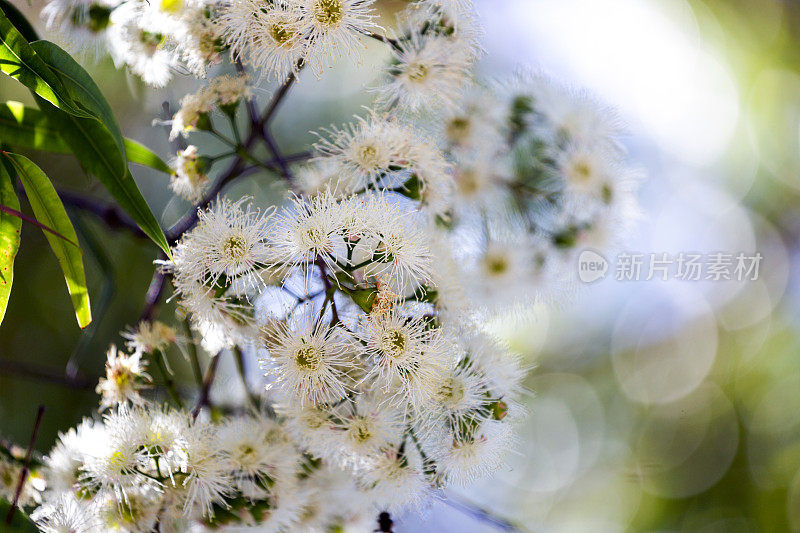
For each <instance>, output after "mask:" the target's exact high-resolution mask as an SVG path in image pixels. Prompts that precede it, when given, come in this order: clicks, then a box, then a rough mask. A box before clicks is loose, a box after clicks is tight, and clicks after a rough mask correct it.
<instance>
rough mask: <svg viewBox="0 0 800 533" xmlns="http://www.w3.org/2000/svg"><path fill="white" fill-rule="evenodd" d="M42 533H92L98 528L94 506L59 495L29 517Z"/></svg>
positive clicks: (69, 496) (70, 496)
mask: <svg viewBox="0 0 800 533" xmlns="http://www.w3.org/2000/svg"><path fill="white" fill-rule="evenodd" d="M31 518H32V519H33V520H34V522H35V523H36V526H37V527H38V528H39V530H40V531H42V532H43V533H92V532H94V531H97V530H98V528H99V527H100V523H99V520H98V518H97V514H96V509H95V507H94V505H92V504H87V503H86V502H82V501H79V500H77V499H76V498H75V497H74V496H73V495H71V494H59V495H58V496H56V497H55V498H54V499H53V500H51V501H48V502H46V503H44V504H43V505H42V506H41V507H39V508H38V509H36V511H35V512H34V513H33V514H32V515H31Z"/></svg>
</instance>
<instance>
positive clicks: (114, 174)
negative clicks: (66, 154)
mask: <svg viewBox="0 0 800 533" xmlns="http://www.w3.org/2000/svg"><path fill="white" fill-rule="evenodd" d="M36 101H37V104H38V105H39V107H40V108H42V109H47V111H45V113H46V114H47V117H48V120H49V121H50V123H51V124H52V125H53V126H54V127H55V128H56V129H57V130H58V132H59V133H60V134H61V137H62V138H63V139H64V141H65V142H66V143H67V145H68V146H69V147H70V149H71V150H72V152H73V153H74V154H75V156H76V157H77V158H78V160H80V162H81V164H82V165H84V167H85V168H86V169H88V170H89V172H90V173H91V174H93V175H94V176H95V177H97V179H99V180H100V183H102V184H103V185H104V186H105V188H106V189H108V191H109V192H110V193H111V195H112V196H113V197H114V199H115V200H116V201H117V203H118V204H119V205H120V207H122V208H123V209H124V210H125V211H126V212H127V213H128V214H129V215H130V216H131V218H133V220H135V221H136V223H137V224H138V225H139V227H140V228H142V231H144V232H145V234H147V236H148V237H150V238H151V239H152V240H153V242H155V243H156V244H157V245H158V246H159V247H161V249H162V250H164V252H165V253H166V254H167V255H168V256H171V253H170V252H169V245H168V244H167V239H166V237H165V236H164V232H163V231H162V230H161V226H159V225H158V221H157V220H156V218H155V217H154V216H153V213H152V211H150V208H149V207H148V205H147V202H145V199H144V198H143V197H142V193H141V192H139V188H138V187H137V186H136V182H135V181H134V180H133V176H131V173H130V171H129V170H128V169H127V167H126V168H125V171H124V173H122V174H121V173H119V172H118V167H119V165H118V162H119V160H120V159H122V155H121V154H120V153H119V150H117V146H116V142H115V141H114V137H113V136H112V135H111V133H109V131H108V129H106V127H105V126H104V125H103V124H102V123H100V122H98V121H97V120H94V119H83V118H78V117H75V116H72V115H69V114H67V113H62V112H59V111H58V109H56V108H55V107H53V106H52V105H50V104H49V103H48V102H46V101H44V100H43V99H42V98H37V99H36Z"/></svg>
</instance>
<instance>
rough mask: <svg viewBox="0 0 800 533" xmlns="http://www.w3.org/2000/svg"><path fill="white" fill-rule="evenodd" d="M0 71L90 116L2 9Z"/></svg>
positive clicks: (55, 102)
mask: <svg viewBox="0 0 800 533" xmlns="http://www.w3.org/2000/svg"><path fill="white" fill-rule="evenodd" d="M0 72H4V73H6V74H8V75H9V76H11V77H12V78H15V79H16V80H18V81H19V82H20V83H22V84H23V85H25V86H26V87H28V89H30V90H31V91H33V92H34V93H36V94H38V95H39V96H40V97H42V98H44V99H45V100H47V101H48V102H50V103H51V104H53V105H54V106H56V107H58V108H59V109H62V110H64V111H66V112H67V113H71V114H73V115H76V116H81V117H89V116H91V115H89V114H88V113H87V112H86V111H83V110H81V109H80V108H79V107H78V106H77V105H76V104H75V102H74V101H73V100H72V98H71V97H70V96H69V93H68V92H67V90H66V88H65V87H64V85H63V84H62V83H61V80H60V79H59V78H58V76H56V74H55V73H54V72H53V71H52V70H50V68H49V67H48V66H47V64H46V63H45V62H44V61H43V60H42V58H41V57H39V55H38V54H37V53H36V52H35V51H34V50H33V48H31V45H30V44H28V41H26V40H25V38H24V37H23V36H22V34H20V32H19V31H17V29H16V28H15V27H14V25H13V24H12V23H11V21H10V20H9V19H8V17H6V15H5V13H3V11H0Z"/></svg>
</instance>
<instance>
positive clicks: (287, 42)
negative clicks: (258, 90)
mask: <svg viewBox="0 0 800 533" xmlns="http://www.w3.org/2000/svg"><path fill="white" fill-rule="evenodd" d="M301 17H302V13H301V12H300V10H299V8H298V6H297V3H296V2H290V1H286V0H278V1H275V2H271V3H268V4H266V5H265V4H264V2H261V1H258V0H234V1H232V2H230V3H227V4H225V5H224V6H223V7H222V10H221V13H220V17H219V19H218V21H217V24H218V25H219V26H220V27H221V28H222V31H223V32H224V35H225V39H226V41H227V42H228V44H230V46H231V51H232V52H233V54H234V55H235V56H236V57H237V58H239V59H240V60H241V61H242V62H243V63H245V64H249V65H252V66H253V67H255V68H256V69H259V70H260V71H262V72H264V71H266V73H267V75H268V76H274V77H276V78H281V79H282V78H285V77H286V76H287V75H288V74H289V72H292V71H296V70H297V63H298V60H299V59H300V57H301V54H302V51H303V44H304V40H303V35H302V33H301V29H300V28H298V27H297V25H298V23H299V21H300V19H301Z"/></svg>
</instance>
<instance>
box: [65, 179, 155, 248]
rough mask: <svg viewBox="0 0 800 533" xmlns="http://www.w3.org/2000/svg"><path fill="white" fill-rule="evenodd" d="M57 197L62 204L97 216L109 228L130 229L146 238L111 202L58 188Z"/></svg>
mask: <svg viewBox="0 0 800 533" xmlns="http://www.w3.org/2000/svg"><path fill="white" fill-rule="evenodd" d="M58 197H59V198H61V201H62V202H63V203H64V204H66V205H70V206H72V207H75V208H77V209H80V210H82V211H85V212H87V213H91V214H93V215H94V216H96V217H98V218H99V219H100V220H102V221H103V223H104V224H105V225H106V226H108V227H109V228H113V229H124V230H127V231H130V232H131V233H133V235H135V236H136V237H140V238H143V239H146V238H147V235H145V233H144V232H143V231H142V230H141V229H139V226H137V225H136V222H134V221H133V219H132V218H131V217H130V216H129V215H128V214H127V213H125V212H124V211H123V210H121V209H120V208H119V207H117V206H116V205H114V204H112V203H109V202H104V201H102V200H98V199H96V198H92V197H90V196H84V195H82V194H77V193H74V192H72V191H65V190H63V189H58Z"/></svg>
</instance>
